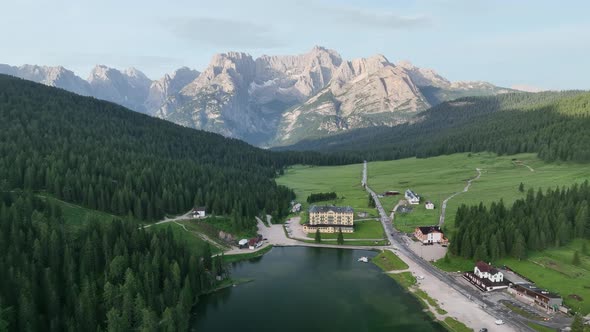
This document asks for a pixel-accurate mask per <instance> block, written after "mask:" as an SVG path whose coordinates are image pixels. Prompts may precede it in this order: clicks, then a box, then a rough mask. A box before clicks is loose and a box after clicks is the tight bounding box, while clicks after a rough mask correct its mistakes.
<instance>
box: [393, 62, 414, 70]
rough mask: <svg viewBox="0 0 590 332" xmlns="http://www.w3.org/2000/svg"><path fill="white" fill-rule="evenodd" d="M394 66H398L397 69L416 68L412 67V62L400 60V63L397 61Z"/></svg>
mask: <svg viewBox="0 0 590 332" xmlns="http://www.w3.org/2000/svg"><path fill="white" fill-rule="evenodd" d="M395 65H396V66H398V67H402V68H405V69H414V68H416V66H414V64H413V63H412V62H410V61H409V60H401V61H398V62H397V63H396V64H395Z"/></svg>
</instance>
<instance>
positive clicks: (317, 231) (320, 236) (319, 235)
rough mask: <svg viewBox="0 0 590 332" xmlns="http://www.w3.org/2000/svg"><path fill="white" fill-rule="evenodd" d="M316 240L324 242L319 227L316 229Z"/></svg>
mask: <svg viewBox="0 0 590 332" xmlns="http://www.w3.org/2000/svg"><path fill="white" fill-rule="evenodd" d="M315 242H316V243H320V242H322V235H321V234H320V230H319V229H316V231H315Z"/></svg>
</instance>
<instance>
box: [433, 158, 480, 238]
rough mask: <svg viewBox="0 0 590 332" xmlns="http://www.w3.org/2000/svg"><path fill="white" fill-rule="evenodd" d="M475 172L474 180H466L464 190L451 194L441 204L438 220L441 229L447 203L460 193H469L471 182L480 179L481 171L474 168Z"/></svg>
mask: <svg viewBox="0 0 590 332" xmlns="http://www.w3.org/2000/svg"><path fill="white" fill-rule="evenodd" d="M475 170H476V171H477V176H476V177H474V178H471V179H469V180H467V184H466V185H465V188H463V191H458V192H456V193H454V194H452V195H451V196H449V197H447V199H445V200H444V201H443V202H442V205H441V209H440V218H439V219H438V225H439V226H441V227H442V225H443V224H444V223H445V215H446V213H447V203H448V202H449V200H450V199H451V198H453V197H455V196H457V195H459V194H460V193H466V192H468V191H469V188H470V187H471V182H473V181H474V180H477V179H479V178H480V177H481V169H479V168H476V169H475Z"/></svg>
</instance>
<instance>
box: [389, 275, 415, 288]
mask: <svg viewBox="0 0 590 332" xmlns="http://www.w3.org/2000/svg"><path fill="white" fill-rule="evenodd" d="M387 275H388V276H390V277H391V278H392V279H393V280H395V281H397V283H398V284H400V285H401V286H402V287H404V288H406V289H407V288H410V287H411V286H414V285H415V284H416V277H414V276H413V275H412V272H402V273H388V274H387Z"/></svg>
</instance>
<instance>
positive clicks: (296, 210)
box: [291, 203, 301, 213]
mask: <svg viewBox="0 0 590 332" xmlns="http://www.w3.org/2000/svg"><path fill="white" fill-rule="evenodd" d="M299 211H301V203H297V204H294V205H293V207H292V208H291V212H293V213H297V212H299Z"/></svg>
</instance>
